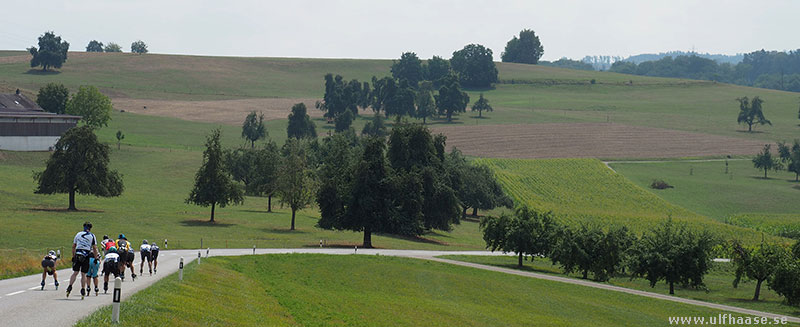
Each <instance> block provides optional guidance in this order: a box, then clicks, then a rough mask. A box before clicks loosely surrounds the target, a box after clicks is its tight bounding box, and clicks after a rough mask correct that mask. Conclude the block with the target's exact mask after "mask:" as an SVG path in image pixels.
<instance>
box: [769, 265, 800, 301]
mask: <svg viewBox="0 0 800 327" xmlns="http://www.w3.org/2000/svg"><path fill="white" fill-rule="evenodd" d="M769 288H770V289H772V290H773V291H775V293H778V294H779V295H781V296H783V297H785V298H786V303H788V304H789V305H793V306H800V260H798V259H797V258H794V259H793V260H785V261H784V262H782V263H781V264H780V265H778V269H776V270H775V274H774V276H773V277H772V279H771V280H770V282H769Z"/></svg>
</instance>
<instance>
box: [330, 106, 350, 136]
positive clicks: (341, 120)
mask: <svg viewBox="0 0 800 327" xmlns="http://www.w3.org/2000/svg"><path fill="white" fill-rule="evenodd" d="M353 119H354V117H353V112H352V111H350V110H345V111H344V112H342V113H340V114H338V115H336V118H335V119H334V123H335V131H336V133H340V132H345V131H348V130H350V125H352V124H353Z"/></svg>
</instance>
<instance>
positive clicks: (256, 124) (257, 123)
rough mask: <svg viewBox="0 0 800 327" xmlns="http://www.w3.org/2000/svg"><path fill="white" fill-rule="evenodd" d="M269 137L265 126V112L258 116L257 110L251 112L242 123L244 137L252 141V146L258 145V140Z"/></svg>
mask: <svg viewBox="0 0 800 327" xmlns="http://www.w3.org/2000/svg"><path fill="white" fill-rule="evenodd" d="M265 137H267V128H266V127H264V114H263V113H262V114H259V115H258V116H256V112H255V111H252V112H250V113H249V114H248V115H247V117H246V118H245V119H244V123H243V124H242V138H244V139H246V140H248V141H250V148H251V149H253V148H255V147H256V141H258V140H260V139H262V138H265Z"/></svg>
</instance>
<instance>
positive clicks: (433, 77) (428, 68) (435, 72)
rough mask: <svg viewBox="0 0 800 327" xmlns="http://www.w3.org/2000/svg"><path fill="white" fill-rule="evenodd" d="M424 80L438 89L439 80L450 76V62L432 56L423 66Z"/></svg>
mask: <svg viewBox="0 0 800 327" xmlns="http://www.w3.org/2000/svg"><path fill="white" fill-rule="evenodd" d="M422 68H423V72H424V74H425V75H424V76H425V79H426V80H428V81H431V83H433V86H434V87H438V86H439V85H440V84H439V83H440V82H441V80H442V79H443V78H445V77H447V76H448V75H450V74H451V71H450V61H448V60H447V59H444V58H442V57H439V56H433V58H431V59H430V60H428V61H427V62H426V63H425V64H424V65H423V66H422Z"/></svg>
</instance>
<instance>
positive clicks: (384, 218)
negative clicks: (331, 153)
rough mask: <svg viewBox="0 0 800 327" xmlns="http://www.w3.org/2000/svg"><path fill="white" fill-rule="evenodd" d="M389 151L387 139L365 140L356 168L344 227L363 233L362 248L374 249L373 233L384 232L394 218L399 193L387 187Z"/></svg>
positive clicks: (343, 222) (342, 224)
mask: <svg viewBox="0 0 800 327" xmlns="http://www.w3.org/2000/svg"><path fill="white" fill-rule="evenodd" d="M385 148H386V146H385V143H384V140H383V138H368V139H366V140H364V151H363V154H362V155H361V158H360V159H359V160H358V162H357V163H356V165H355V169H354V171H353V177H352V178H353V182H352V186H351V188H350V196H349V203H348V205H347V207H346V210H345V213H344V217H343V218H344V219H343V220H342V223H341V224H340V226H341V227H343V228H344V229H348V230H352V231H363V232H364V239H363V242H362V246H363V247H365V248H371V247H372V233H373V232H380V231H383V230H384V228H385V226H386V225H387V224H388V221H389V219H391V215H390V214H391V212H390V208H391V200H392V198H393V197H394V195H395V194H393V193H392V192H391V188H390V187H389V186H388V185H387V177H388V174H389V172H388V168H387V167H386V157H385V156H384V152H385V151H384V149H385Z"/></svg>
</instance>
